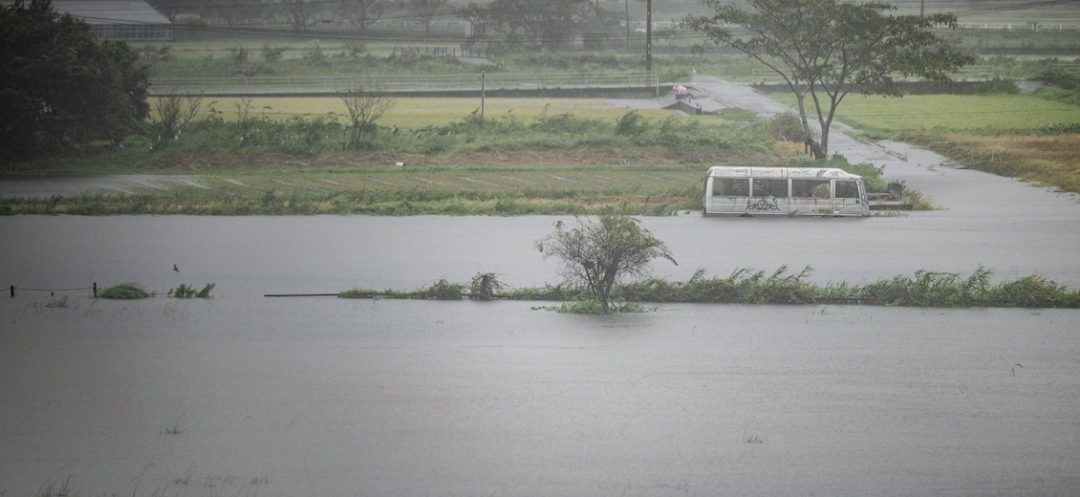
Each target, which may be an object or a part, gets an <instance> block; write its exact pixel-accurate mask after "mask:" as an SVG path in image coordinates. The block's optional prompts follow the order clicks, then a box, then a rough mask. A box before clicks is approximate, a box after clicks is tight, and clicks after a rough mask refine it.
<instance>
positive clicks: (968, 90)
mask: <svg viewBox="0 0 1080 497" xmlns="http://www.w3.org/2000/svg"><path fill="white" fill-rule="evenodd" d="M985 83H986V82H985V81H953V82H950V83H939V82H937V81H908V82H901V83H897V86H898V87H899V88H900V92H901V93H903V94H904V95H935V94H943V93H944V94H950V95H972V94H974V93H975V91H976V90H977V89H978V88H979V87H980V86H982V85H983V84H985ZM751 86H753V87H754V89H755V90H757V91H759V92H762V93H787V92H789V91H791V90H790V89H789V88H788V86H787V85H786V84H784V83H763V84H754V85H751Z"/></svg>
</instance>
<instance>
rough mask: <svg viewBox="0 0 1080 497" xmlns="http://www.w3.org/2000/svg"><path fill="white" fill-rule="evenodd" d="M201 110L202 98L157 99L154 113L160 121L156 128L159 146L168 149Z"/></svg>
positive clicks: (177, 96) (172, 97) (169, 97)
mask: <svg viewBox="0 0 1080 497" xmlns="http://www.w3.org/2000/svg"><path fill="white" fill-rule="evenodd" d="M201 108H202V97H182V96H179V95H166V96H163V97H157V100H155V101H154V113H155V114H157V118H158V120H157V122H156V123H155V124H154V127H155V128H157V132H158V146H160V147H167V146H168V145H169V144H170V143H172V141H173V140H175V139H177V138H179V137H180V132H181V131H183V129H184V128H185V127H187V125H188V124H190V123H191V121H192V120H193V119H195V116H197V115H198V114H199V109H201Z"/></svg>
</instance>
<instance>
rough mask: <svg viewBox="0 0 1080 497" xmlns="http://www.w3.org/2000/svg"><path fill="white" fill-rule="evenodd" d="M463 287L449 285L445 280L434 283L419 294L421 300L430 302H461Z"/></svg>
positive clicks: (453, 284) (455, 284)
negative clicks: (430, 300)
mask: <svg viewBox="0 0 1080 497" xmlns="http://www.w3.org/2000/svg"><path fill="white" fill-rule="evenodd" d="M464 289H465V285H461V284H457V283H450V282H449V281H446V279H445V278H442V279H440V280H439V281H436V282H435V284H433V285H431V286H429V287H427V288H425V289H424V290H422V291H421V292H420V293H421V295H422V298H426V299H432V300H461V297H462V293H463V292H462V291H463V290H464Z"/></svg>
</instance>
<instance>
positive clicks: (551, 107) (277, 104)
mask: <svg viewBox="0 0 1080 497" xmlns="http://www.w3.org/2000/svg"><path fill="white" fill-rule="evenodd" d="M239 100H240V99H239V98H205V99H203V104H204V105H203V111H202V112H201V114H202V116H203V117H206V116H209V115H210V113H211V112H212V111H211V110H210V109H211V108H213V109H214V110H215V111H217V112H220V113H221V114H220V115H221V117H222V118H223V119H225V120H226V121H232V120H235V119H236V115H237V107H236V106H237V103H238V102H239ZM250 100H251V107H250V111H249V115H250V116H253V117H262V118H266V119H270V120H275V121H281V120H285V119H288V118H290V117H293V116H301V117H305V118H311V117H317V116H323V117H326V116H329V115H330V114H331V113H333V115H332V116H331V117H332V118H335V119H340V120H342V122H344V117H345V115H346V114H345V104H344V103H342V101H341V99H339V98H336V97H266V98H258V97H257V98H252V99H250ZM393 100H394V106H393V107H391V108H390V110H389V111H387V113H386V114H385V115H384V116H383V118H382V119H380V120H379V125H380V126H385V127H392V126H398V127H400V128H404V129H416V128H422V127H424V126H441V125H445V124H449V123H452V122H455V121H460V120H461V119H463V118H465V117H468V116H469V115H470V114H471V113H473V112H479V109H480V99H479V98H394V99H393ZM629 111H630V109H628V108H624V107H619V106H617V105H614V104H612V103H610V102H609V101H607V100H605V99H601V98H551V99H546V98H488V99H486V101H485V103H484V114H485V116H486V117H488V118H501V117H507V116H512V117H515V118H517V119H521V120H522V121H525V122H529V121H532V120H535V119H536V118H538V117H540V116H541V115H542V114H543V113H546V115H548V116H553V115H556V114H571V115H573V116H576V117H584V118H594V119H612V120H614V119H616V118H618V117H619V116H622V115H623V114H626V113H627V112H629ZM638 112H639V113H640V114H642V115H644V116H648V117H665V116H669V115H671V114H670V111H666V110H663V109H651V110H639V111H638Z"/></svg>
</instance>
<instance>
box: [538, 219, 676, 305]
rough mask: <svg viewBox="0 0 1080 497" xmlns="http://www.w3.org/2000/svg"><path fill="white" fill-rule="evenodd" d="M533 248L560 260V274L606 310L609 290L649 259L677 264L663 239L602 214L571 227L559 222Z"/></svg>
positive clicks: (636, 272) (639, 270) (638, 271)
mask: <svg viewBox="0 0 1080 497" xmlns="http://www.w3.org/2000/svg"><path fill="white" fill-rule="evenodd" d="M536 248H537V249H538V250H540V252H541V253H542V254H544V257H556V258H558V259H559V260H561V261H562V263H563V269H564V276H565V277H566V278H567V279H568V280H570V281H572V282H574V283H576V284H579V285H581V286H582V287H583V288H584V289H585V291H586V292H587V293H588V294H589V296H590V297H592V298H594V299H596V300H597V301H599V302H601V303H603V304H604V308H605V309H609V310H610V309H611V308H612V302H611V290H612V288H614V286H615V283H617V282H618V281H619V280H620V279H621V278H623V277H625V276H628V275H641V274H643V273H644V272H645V270H646V269H647V268H648V265H649V262H650V261H652V260H653V259H667V260H669V261H671V262H672V263H674V264H677V263H676V262H675V258H674V257H672V255H671V252H670V251H669V250H668V248H667V245H665V244H664V242H662V241H660V240H659V239H657V238H656V237H654V236H653V235H652V233H650V232H649V230H647V229H645V228H642V227H641V225H640V223H639V222H638V220H637V219H634V218H632V217H628V216H617V215H604V216H600V218H599V219H597V220H595V221H588V222H584V221H581V222H579V226H578V227H577V228H572V229H568V228H567V227H566V226H565V225H563V223H562V222H561V221H560V222H558V223H556V224H555V231H554V232H553V233H551V234H550V235H548V236H547V237H545V238H542V239H540V240H539V241H537V242H536Z"/></svg>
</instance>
